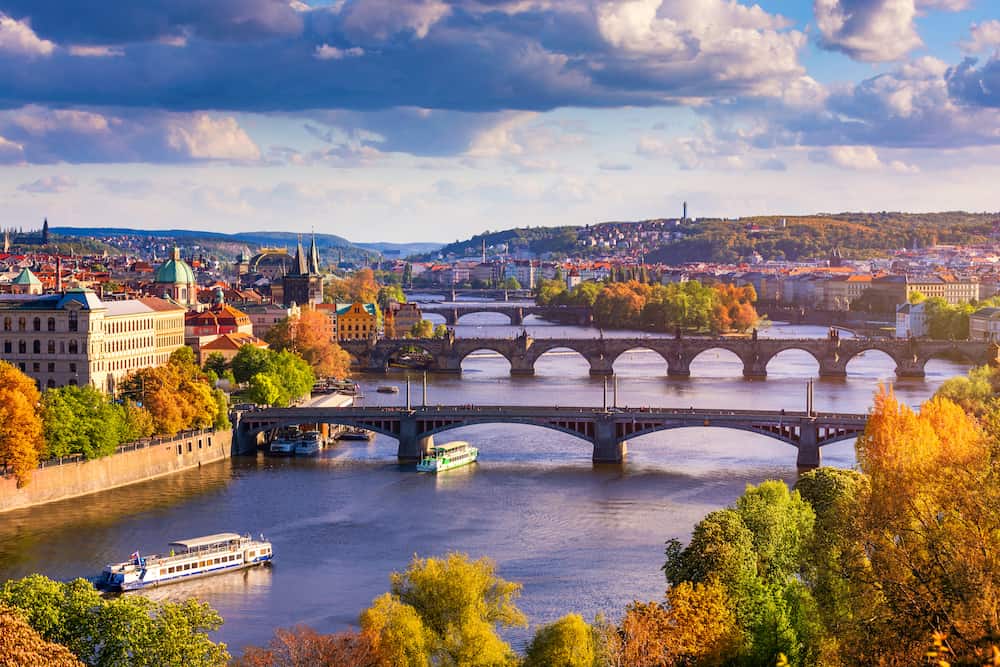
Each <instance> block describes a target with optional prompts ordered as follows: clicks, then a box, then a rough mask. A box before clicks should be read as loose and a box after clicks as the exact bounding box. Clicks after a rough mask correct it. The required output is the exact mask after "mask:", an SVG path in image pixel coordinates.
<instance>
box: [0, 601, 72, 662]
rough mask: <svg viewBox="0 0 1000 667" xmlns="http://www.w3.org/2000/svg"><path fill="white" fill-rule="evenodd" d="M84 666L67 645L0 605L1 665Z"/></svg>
mask: <svg viewBox="0 0 1000 667" xmlns="http://www.w3.org/2000/svg"><path fill="white" fill-rule="evenodd" d="M26 665H39V666H42V665H44V666H45V667H84V664H83V663H82V662H80V661H79V660H77V658H76V656H74V655H73V653H72V652H71V651H70V650H69V649H67V648H66V647H65V646H62V645H60V644H56V643H55V642H48V641H45V640H44V639H42V637H41V636H40V635H39V634H38V633H37V632H36V631H35V630H34V629H32V627H31V626H30V625H28V623H27V622H26V621H25V620H24V618H22V617H21V615H20V613H18V612H16V611H14V610H12V609H9V608H6V607H0V667H25V666H26Z"/></svg>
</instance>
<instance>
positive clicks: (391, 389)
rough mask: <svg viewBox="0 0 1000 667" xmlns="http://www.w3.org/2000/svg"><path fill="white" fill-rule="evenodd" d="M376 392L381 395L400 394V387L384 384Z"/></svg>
mask: <svg viewBox="0 0 1000 667" xmlns="http://www.w3.org/2000/svg"><path fill="white" fill-rule="evenodd" d="M375 391H377V392H378V393H380V394H398V393H399V387H397V386H396V385H394V384H383V385H379V387H378V388H377V389H375Z"/></svg>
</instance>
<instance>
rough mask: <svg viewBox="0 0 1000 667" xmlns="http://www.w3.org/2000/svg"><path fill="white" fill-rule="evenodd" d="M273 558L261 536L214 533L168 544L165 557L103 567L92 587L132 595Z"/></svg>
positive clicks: (138, 556) (137, 557) (136, 556)
mask: <svg viewBox="0 0 1000 667" xmlns="http://www.w3.org/2000/svg"><path fill="white" fill-rule="evenodd" d="M272 558H274V553H273V551H272V549H271V543H270V542H268V541H266V540H265V539H264V538H263V536H261V539H259V540H255V539H253V538H252V537H250V536H249V535H240V534H238V533H218V534H216V535H206V536H205V537H196V538H194V539H190V540H179V541H177V542H171V543H170V555H169V556H156V555H151V556H143V555H141V554H140V553H139V552H138V551H136V552H134V553H133V554H132V557H131V558H130V559H129V560H127V561H125V562H123V563H112V564H110V565H107V566H105V568H104V571H103V572H102V573H101V576H100V577H99V578H98V580H97V582H96V586H97V587H98V588H100V589H103V590H110V591H133V590H137V589H139V588H147V587H150V586H162V585H163V584H169V583H173V582H175V581H187V580H188V579H194V578H196V577H204V576H208V575H210V574H221V573H223V572H229V571H232V570H241V569H244V568H248V567H253V566H255V565H264V564H265V563H269V562H270V561H271V559H272Z"/></svg>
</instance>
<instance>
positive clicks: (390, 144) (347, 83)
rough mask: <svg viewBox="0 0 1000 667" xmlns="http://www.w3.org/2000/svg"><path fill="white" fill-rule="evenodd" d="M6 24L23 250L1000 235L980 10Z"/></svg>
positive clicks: (635, 5)
mask: <svg viewBox="0 0 1000 667" xmlns="http://www.w3.org/2000/svg"><path fill="white" fill-rule="evenodd" d="M36 4H37V3H32V2H29V1H28V0H0V88H2V89H3V90H4V91H5V95H4V100H3V101H4V110H3V111H0V165H2V166H0V191H2V192H4V193H5V195H6V200H7V216H6V219H5V221H4V226H23V227H25V228H28V227H30V226H33V225H35V224H38V223H39V222H40V221H41V219H42V218H43V217H48V219H49V222H50V224H52V225H53V226H124V227H139V228H196V229H197V228H202V229H210V230H213V231H225V232H236V231H252V230H283V231H300V232H308V231H309V230H310V229H312V228H315V230H316V231H317V232H322V233H330V234H337V235H340V236H344V237H346V238H348V239H350V240H352V241H359V242H373V241H404V242H405V241H441V242H447V241H450V240H453V239H455V238H465V237H468V236H471V235H473V234H476V233H478V232H481V231H483V230H486V229H494V230H495V229H498V228H506V227H511V226H522V225H532V226H534V225H559V224H570V225H583V224H587V223H594V222H600V221H604V220H633V219H642V218H655V217H676V216H679V215H680V210H681V202H682V201H685V200H686V201H688V202H689V203H690V207H691V211H690V214H691V215H692V216H694V217H700V216H736V215H752V214H767V213H775V214H799V213H812V212H818V211H831V212H836V211H844V210H906V211H941V210H953V209H964V210H970V211H976V210H994V209H996V208H997V207H996V205H995V200H994V199H993V198H992V197H991V195H992V189H991V188H990V185H991V184H992V183H993V182H995V181H996V179H997V177H998V176H1000V164H998V160H997V158H996V150H995V146H996V144H997V143H998V142H1000V51H998V50H1000V21H998V20H997V18H998V16H997V14H998V12H997V11H996V10H995V9H993V10H991V8H990V7H989V3H987V2H986V1H985V0H815V2H807V1H802V2H792V3H789V2H778V1H777V0H767V1H764V2H760V3H758V4H753V3H739V2H726V1H725V0H701V1H695V0H677V1H675V2H668V1H662V2H661V1H660V0H609V1H606V2H597V1H596V0H595V1H579V2H575V1H574V2H549V1H548V0H517V1H515V0H452V1H448V2H446V1H444V0H420V1H418V2H408V3H405V4H402V5H400V4H398V3H391V2H387V1H385V0H355V1H347V2H333V3H329V2H327V3H318V2H317V3H308V4H306V3H302V2H297V1H293V2H290V3H289V2H280V1H278V0H253V1H252V2H239V1H237V0H229V1H226V2H216V3H212V4H211V5H207V4H204V3H198V2H194V1H185V2H162V3H161V2H154V3H142V4H141V5H134V6H133V5H131V4H122V3H107V4H106V5H105V6H104V10H103V11H94V8H92V7H91V8H89V9H87V10H86V11H84V10H82V9H80V8H79V7H76V6H73V3H68V2H61V1H60V2H50V3H46V5H45V6H44V7H37V6H35V5H36Z"/></svg>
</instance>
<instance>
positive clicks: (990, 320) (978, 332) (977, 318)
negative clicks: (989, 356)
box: [969, 308, 1000, 341]
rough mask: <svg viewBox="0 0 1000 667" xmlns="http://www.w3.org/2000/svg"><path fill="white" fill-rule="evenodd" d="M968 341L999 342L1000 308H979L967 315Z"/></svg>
mask: <svg viewBox="0 0 1000 667" xmlns="http://www.w3.org/2000/svg"><path fill="white" fill-rule="evenodd" d="M969 340H991V341H1000V308H980V309H979V310H977V311H976V312H974V313H973V314H972V315H969Z"/></svg>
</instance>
